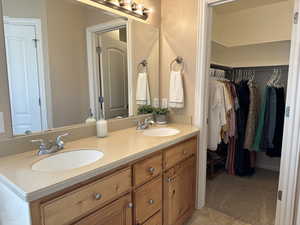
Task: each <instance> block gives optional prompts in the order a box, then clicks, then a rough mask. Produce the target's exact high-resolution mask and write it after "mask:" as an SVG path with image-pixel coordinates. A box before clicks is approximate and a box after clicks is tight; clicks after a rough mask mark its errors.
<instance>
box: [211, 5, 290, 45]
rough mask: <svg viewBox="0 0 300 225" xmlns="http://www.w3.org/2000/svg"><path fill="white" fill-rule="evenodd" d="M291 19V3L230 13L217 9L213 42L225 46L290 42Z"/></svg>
mask: <svg viewBox="0 0 300 225" xmlns="http://www.w3.org/2000/svg"><path fill="white" fill-rule="evenodd" d="M224 7H226V5H225V6H224ZM287 15H288V16H287ZM292 17H293V1H290V0H289V1H281V2H279V3H275V4H270V5H264V6H260V7H257V8H250V9H246V10H241V11H237V12H230V13H218V11H215V10H214V20H213V40H214V41H216V42H217V43H219V44H221V45H224V46H226V47H234V46H242V45H250V44H259V43H267V42H275V41H285V40H290V39H291V32H292ZM274 28H276V29H274Z"/></svg>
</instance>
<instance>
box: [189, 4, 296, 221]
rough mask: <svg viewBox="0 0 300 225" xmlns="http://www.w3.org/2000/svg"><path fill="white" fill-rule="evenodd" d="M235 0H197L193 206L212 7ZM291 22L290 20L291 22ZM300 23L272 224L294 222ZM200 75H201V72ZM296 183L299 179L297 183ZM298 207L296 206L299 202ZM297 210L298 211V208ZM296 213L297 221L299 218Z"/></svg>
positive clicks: (203, 145) (201, 197)
mask: <svg viewBox="0 0 300 225" xmlns="http://www.w3.org/2000/svg"><path fill="white" fill-rule="evenodd" d="M232 1H237V0H198V18H197V26H198V41H197V72H196V85H195V116H194V121H193V124H194V125H195V126H197V127H199V128H200V130H201V142H200V143H199V146H198V151H199V154H198V156H199V159H198V160H199V161H198V162H199V165H198V175H197V202H196V207H197V208H202V207H204V205H205V194H206V189H205V188H206V162H207V156H206V155H207V117H208V80H209V79H208V70H209V68H210V57H211V56H210V54H211V44H210V43H211V39H212V35H211V29H212V7H213V6H216V5H220V4H225V3H229V2H232ZM299 6H300V0H295V8H294V13H296V12H299ZM291 23H292V21H291ZM299 61H300V23H299V22H298V24H294V25H293V33H292V39H291V52H290V63H289V66H290V69H289V75H288V77H289V82H288V83H289V85H288V90H287V103H286V104H287V107H290V115H289V116H288V117H286V118H285V128H284V139H283V153H282V160H281V168H280V181H279V190H282V191H283V195H282V200H281V201H279V200H278V201H277V210H276V222H275V225H282V224H284V225H296V224H299V222H298V223H297V221H296V216H295V215H297V212H296V203H298V202H299V201H297V199H298V196H297V193H298V192H297V190H298V191H299V190H300V187H297V177H298V170H299V169H298V168H299V158H300V157H299V156H300V148H299V146H300V136H299V134H300V133H299V127H300V98H299V97H298V98H297V93H298V90H299V88H300V76H297V74H300V64H299ZM203 74H204V75H203ZM298 183H299V182H298ZM298 204H299V207H298V209H299V208H300V203H298ZM299 211H300V210H299ZM299 218H300V216H299V217H298V221H300V219H299Z"/></svg>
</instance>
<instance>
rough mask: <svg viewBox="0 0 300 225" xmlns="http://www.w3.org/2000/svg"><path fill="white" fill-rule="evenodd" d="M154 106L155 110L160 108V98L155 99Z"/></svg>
mask: <svg viewBox="0 0 300 225" xmlns="http://www.w3.org/2000/svg"><path fill="white" fill-rule="evenodd" d="M153 106H154V107H155V108H158V107H159V99H158V98H154V99H153Z"/></svg>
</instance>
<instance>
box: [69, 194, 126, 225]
mask: <svg viewBox="0 0 300 225" xmlns="http://www.w3.org/2000/svg"><path fill="white" fill-rule="evenodd" d="M74 225H132V203H131V196H130V195H126V196H124V197H122V198H120V199H119V200H117V201H115V202H113V203H111V204H109V205H108V206H106V207H104V208H103V209H100V210H99V211H97V212H95V213H93V214H91V215H90V216H87V217H86V218H84V219H82V220H80V221H79V222H77V223H74Z"/></svg>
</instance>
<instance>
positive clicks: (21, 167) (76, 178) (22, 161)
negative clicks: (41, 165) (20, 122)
mask: <svg viewBox="0 0 300 225" xmlns="http://www.w3.org/2000/svg"><path fill="white" fill-rule="evenodd" d="M167 127H172V128H176V129H179V130H180V131H181V132H180V133H179V134H177V135H175V136H169V137H149V136H145V135H143V134H142V131H137V130H136V129H135V128H134V127H133V128H128V129H124V130H119V131H115V132H111V133H109V136H108V137H106V138H103V139H99V138H96V137H90V138H85V139H80V140H77V141H74V142H69V143H66V146H65V149H64V150H63V151H61V152H65V151H70V150H78V149H95V150H99V151H102V152H103V153H104V157H103V158H102V159H100V160H98V161H96V162H95V163H92V164H90V165H88V166H84V167H81V168H78V169H73V170H69V171H63V172H37V171H33V170H32V169H31V167H32V165H33V164H34V163H36V162H37V161H39V160H41V159H43V158H46V157H49V156H51V155H46V156H37V154H36V153H37V150H36V151H31V152H26V153H22V154H17V155H12V156H8V157H2V158H0V182H1V183H3V184H4V185H5V186H7V187H8V188H9V189H10V190H12V191H13V192H14V193H15V194H17V195H18V196H19V197H20V198H21V199H23V200H24V201H28V202H31V201H35V200H37V199H40V198H42V197H45V196H47V195H50V194H52V193H55V192H57V191H60V190H63V189H65V188H67V187H70V186H72V185H74V184H77V183H79V182H82V181H85V180H88V179H90V178H92V177H95V176H98V175H100V174H102V173H105V172H107V171H109V170H112V169H115V168H117V167H120V166H122V165H125V164H127V163H129V162H131V161H133V160H136V159H139V158H141V157H144V156H146V155H148V154H151V153H153V152H155V151H158V150H161V149H163V148H166V147H169V146H171V145H173V144H176V143H178V142H181V141H183V140H185V139H188V138H190V137H192V136H195V135H197V134H199V129H197V128H195V127H193V126H191V125H185V124H169V125H168V126H167ZM71 135H72V134H71Z"/></svg>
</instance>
